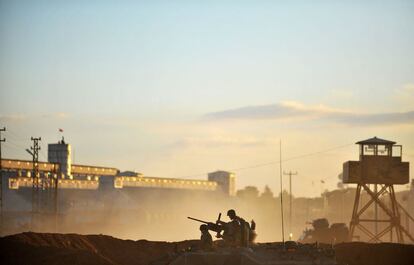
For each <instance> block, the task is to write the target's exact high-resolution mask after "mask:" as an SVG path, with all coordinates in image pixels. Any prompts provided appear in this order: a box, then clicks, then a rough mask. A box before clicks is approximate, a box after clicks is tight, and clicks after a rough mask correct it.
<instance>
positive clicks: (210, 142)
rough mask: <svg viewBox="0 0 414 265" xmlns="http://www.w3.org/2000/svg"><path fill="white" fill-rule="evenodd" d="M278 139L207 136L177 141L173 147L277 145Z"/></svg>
mask: <svg viewBox="0 0 414 265" xmlns="http://www.w3.org/2000/svg"><path fill="white" fill-rule="evenodd" d="M277 142H278V139H273V138H258V137H254V136H234V135H208V136H204V137H185V138H183V139H181V140H179V141H177V142H176V143H175V144H174V146H175V147H189V146H192V147H193V146H201V147H222V146H240V147H249V146H264V145H268V144H274V143H277Z"/></svg>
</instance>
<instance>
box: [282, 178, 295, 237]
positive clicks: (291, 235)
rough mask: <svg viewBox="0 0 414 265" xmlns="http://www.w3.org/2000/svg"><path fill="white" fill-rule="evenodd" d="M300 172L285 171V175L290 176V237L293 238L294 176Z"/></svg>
mask: <svg viewBox="0 0 414 265" xmlns="http://www.w3.org/2000/svg"><path fill="white" fill-rule="evenodd" d="M297 174H298V172H292V171H289V172H287V173H286V172H283V175H288V176H289V239H290V240H292V237H293V234H292V176H295V175H297Z"/></svg>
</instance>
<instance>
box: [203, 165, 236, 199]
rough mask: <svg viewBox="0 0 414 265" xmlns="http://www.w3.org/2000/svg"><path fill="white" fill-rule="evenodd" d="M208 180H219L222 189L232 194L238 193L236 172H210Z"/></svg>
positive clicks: (218, 183)
mask: <svg viewBox="0 0 414 265" xmlns="http://www.w3.org/2000/svg"><path fill="white" fill-rule="evenodd" d="M208 180H209V181H214V182H217V185H218V186H219V187H220V189H221V191H222V192H224V193H225V194H228V195H230V196H234V195H236V174H235V173H232V172H228V171H222V170H218V171H215V172H212V173H209V174H208Z"/></svg>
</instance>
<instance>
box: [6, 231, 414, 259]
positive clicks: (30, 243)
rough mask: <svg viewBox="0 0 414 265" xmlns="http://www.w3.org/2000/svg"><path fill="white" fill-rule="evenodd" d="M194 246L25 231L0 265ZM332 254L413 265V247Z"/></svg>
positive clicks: (167, 253) (360, 247) (351, 248)
mask: <svg viewBox="0 0 414 265" xmlns="http://www.w3.org/2000/svg"><path fill="white" fill-rule="evenodd" d="M194 245H197V241H195V240H190V241H182V242H154V241H147V240H138V241H133V240H121V239H117V238H114V237H111V236H105V235H78V234H48V233H31V232H28V233H22V234H17V235H12V236H7V237H3V238H0V264H17V265H20V264H22V265H23V264H25V265H26V264H33V265H40V264H42V265H43V264H52V265H73V264H79V265H92V264H103V265H132V264H134V265H147V264H151V263H153V262H154V261H157V264H164V263H165V264H166V263H168V262H169V261H171V258H168V257H173V256H176V255H174V254H175V253H177V252H179V251H181V250H183V249H187V248H188V247H190V246H194ZM335 251H336V260H337V261H338V263H339V264H347V265H371V264H372V265H374V264H375V265H394V264H395V265H397V264H398V265H405V264H407V265H409V264H410V265H411V264H414V245H401V244H391V243H383V244H368V243H359V242H352V243H342V244H338V245H336V246H335ZM163 257H165V259H164V258H163ZM163 261H166V262H163Z"/></svg>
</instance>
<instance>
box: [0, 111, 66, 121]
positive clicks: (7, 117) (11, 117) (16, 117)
mask: <svg viewBox="0 0 414 265" xmlns="http://www.w3.org/2000/svg"><path fill="white" fill-rule="evenodd" d="M68 117H69V115H68V114H67V113H64V112H57V113H46V114H22V113H11V114H4V115H0V120H3V121H5V122H17V121H27V120H29V119H38V118H47V119H49V118H54V119H66V118H68Z"/></svg>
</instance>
